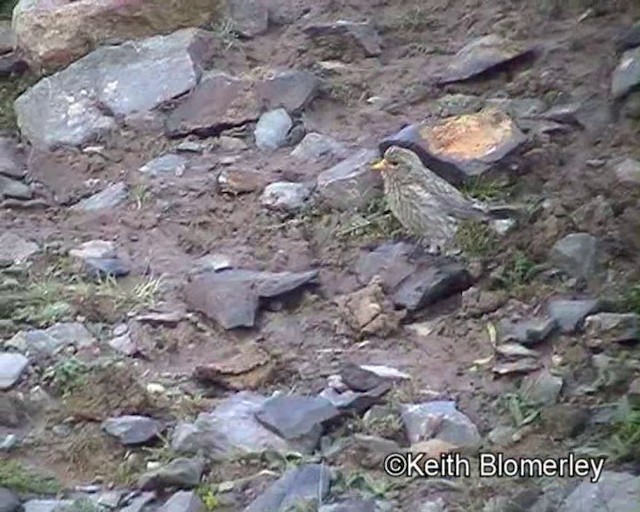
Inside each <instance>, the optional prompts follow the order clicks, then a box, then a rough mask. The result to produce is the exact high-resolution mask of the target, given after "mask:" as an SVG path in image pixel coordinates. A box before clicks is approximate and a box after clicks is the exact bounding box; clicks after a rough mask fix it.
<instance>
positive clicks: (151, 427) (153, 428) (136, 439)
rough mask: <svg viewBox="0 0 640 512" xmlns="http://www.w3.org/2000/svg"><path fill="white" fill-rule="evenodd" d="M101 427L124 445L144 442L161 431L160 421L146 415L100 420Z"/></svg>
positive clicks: (153, 437) (155, 436)
mask: <svg viewBox="0 0 640 512" xmlns="http://www.w3.org/2000/svg"><path fill="white" fill-rule="evenodd" d="M102 429H103V430H104V431H105V432H106V433H107V434H109V435H111V436H113V437H115V438H117V439H118V440H119V441H120V442H121V443H122V444H123V445H125V446H133V445H139V444H145V443H148V442H149V441H152V440H153V439H156V438H157V437H158V435H159V434H160V433H161V432H162V430H163V427H162V423H160V422H159V421H157V420H154V419H152V418H147V417H146V416H120V417H118V418H109V419H107V420H105V421H103V422H102Z"/></svg>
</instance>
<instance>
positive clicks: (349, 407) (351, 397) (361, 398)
mask: <svg viewBox="0 0 640 512" xmlns="http://www.w3.org/2000/svg"><path fill="white" fill-rule="evenodd" d="M391 387H392V386H391V384H390V383H388V382H385V383H382V384H380V385H379V386H377V387H375V388H373V389H370V390H368V391H365V392H357V391H351V390H345V391H342V392H338V391H337V390H335V389H333V388H327V389H325V390H323V391H322V392H321V393H320V395H319V396H320V397H321V398H323V399H325V400H328V401H329V402H331V404H332V405H333V406H334V407H336V408H337V409H339V410H341V411H345V412H347V411H348V412H355V413H357V414H362V413H364V412H366V411H367V410H368V409H369V408H370V407H371V406H373V405H375V404H377V403H378V402H380V399H381V398H382V397H383V396H384V395H385V394H386V393H388V392H389V391H390V390H391Z"/></svg>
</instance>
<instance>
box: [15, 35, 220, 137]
mask: <svg viewBox="0 0 640 512" xmlns="http://www.w3.org/2000/svg"><path fill="white" fill-rule="evenodd" d="M214 42H215V36H214V35H213V34H212V33H210V32H205V31H201V30H197V29H184V30H179V31H177V32H174V33H173V34H169V35H159V36H154V37H151V38H148V39H143V40H138V41H129V42H126V43H124V44H122V45H119V46H103V47H101V48H98V49H97V50H95V51H93V52H91V53H90V54H89V55H86V56H85V57H83V58H81V59H80V60H78V61H76V62H74V63H73V64H71V65H70V66H69V67H67V68H66V69H64V70H62V71H60V72H58V73H55V74H53V75H51V76H48V77H46V78H44V79H42V80H41V81H40V82H38V83H37V84H36V85H35V86H33V87H32V88H30V89H29V90H28V91H27V92H25V93H24V94H23V95H22V96H20V97H19V98H18V99H17V100H16V102H15V109H16V115H17V118H18V125H19V127H20V130H21V131H22V133H23V135H24V136H25V137H26V138H27V139H28V140H29V141H30V142H31V143H32V144H33V145H34V146H39V147H43V148H47V149H54V148H55V147H58V146H67V145H70V146H80V145H83V144H85V143H86V142H88V141H89V140H91V139H92V138H94V137H97V136H101V135H104V134H106V133H108V132H111V131H112V130H114V129H115V128H116V127H117V122H116V119H115V117H113V116H117V117H126V116H128V115H130V114H134V113H140V112H145V111H150V110H152V109H154V108H155V107H158V106H159V105H161V104H163V103H165V102H167V101H169V100H171V99H173V98H175V97H177V96H180V95H181V94H184V93H186V92H187V91H189V90H191V89H193V87H195V86H196V84H197V83H198V81H199V79H200V74H201V69H202V67H203V65H204V63H205V62H206V61H207V60H208V58H209V57H210V56H211V54H212V48H213V44H214Z"/></svg>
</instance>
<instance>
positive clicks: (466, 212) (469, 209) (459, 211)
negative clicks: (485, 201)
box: [423, 168, 485, 220]
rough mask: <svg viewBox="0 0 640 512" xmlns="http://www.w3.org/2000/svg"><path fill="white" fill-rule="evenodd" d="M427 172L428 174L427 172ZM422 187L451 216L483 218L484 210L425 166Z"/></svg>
mask: <svg viewBox="0 0 640 512" xmlns="http://www.w3.org/2000/svg"><path fill="white" fill-rule="evenodd" d="M427 173H429V174H427ZM423 177H424V182H423V183H424V187H425V189H426V190H427V191H428V193H429V194H430V195H431V196H433V197H434V199H437V202H438V203H439V206H440V207H441V208H442V209H443V210H445V211H446V212H447V214H449V215H451V216H452V217H459V218H470V219H477V220H483V219H484V218H485V214H484V212H483V211H482V210H481V209H479V208H478V207H476V206H475V205H474V204H473V203H472V202H471V201H469V200H468V199H467V198H466V197H465V196H464V195H463V194H462V192H460V191H459V190H458V189H457V188H456V187H454V186H453V185H451V184H450V183H449V182H448V181H446V180H444V179H442V178H441V177H440V176H438V175H437V174H435V173H434V172H432V171H430V170H429V169H426V168H425V173H424V175H423Z"/></svg>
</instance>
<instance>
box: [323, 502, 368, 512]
mask: <svg viewBox="0 0 640 512" xmlns="http://www.w3.org/2000/svg"><path fill="white" fill-rule="evenodd" d="M379 510H380V509H379V508H378V505H377V504H376V502H375V500H364V499H353V500H345V501H341V502H339V503H333V504H331V505H323V506H322V507H320V509H319V510H318V512H379Z"/></svg>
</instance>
